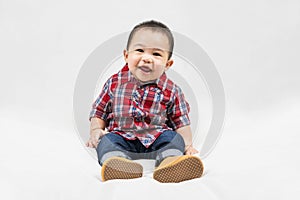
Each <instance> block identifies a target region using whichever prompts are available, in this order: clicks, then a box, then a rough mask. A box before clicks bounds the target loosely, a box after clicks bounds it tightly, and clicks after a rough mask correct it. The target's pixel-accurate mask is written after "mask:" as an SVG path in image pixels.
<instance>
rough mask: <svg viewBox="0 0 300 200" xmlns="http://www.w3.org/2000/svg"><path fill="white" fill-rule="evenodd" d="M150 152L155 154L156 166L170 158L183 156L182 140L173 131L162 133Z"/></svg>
mask: <svg viewBox="0 0 300 200" xmlns="http://www.w3.org/2000/svg"><path fill="white" fill-rule="evenodd" d="M151 148H152V149H151V150H152V151H155V152H156V158H155V159H156V166H158V165H159V164H160V163H161V162H162V161H163V160H164V159H165V158H167V157H170V156H182V155H183V154H184V148H185V144H184V140H183V138H182V136H181V135H180V134H178V133H176V132H175V131H165V132H163V133H162V134H161V135H160V136H159V137H158V138H157V139H156V140H155V142H154V143H153V145H152V147H151Z"/></svg>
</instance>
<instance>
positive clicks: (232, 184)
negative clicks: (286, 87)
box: [0, 105, 300, 200]
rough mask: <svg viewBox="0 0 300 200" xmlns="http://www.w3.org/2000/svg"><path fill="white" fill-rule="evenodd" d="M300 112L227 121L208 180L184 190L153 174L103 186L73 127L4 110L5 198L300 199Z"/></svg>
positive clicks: (0, 169) (0, 168)
mask: <svg viewBox="0 0 300 200" xmlns="http://www.w3.org/2000/svg"><path fill="white" fill-rule="evenodd" d="M299 109H300V107H299V106H298V107H295V106H294V105H290V106H289V108H286V109H284V110H277V111H275V110H273V111H272V112H269V113H255V114H254V113H253V114H252V115H250V114H249V115H240V116H234V115H232V116H231V115H229V116H228V117H227V122H226V126H225V128H224V132H223V136H222V138H221V140H220V141H219V143H218V145H217V147H216V148H215V149H214V151H213V153H212V154H211V155H209V156H208V158H206V159H205V160H204V164H205V173H204V176H203V177H202V178H200V179H197V180H191V181H186V182H182V183H179V184H161V183H158V182H156V181H155V180H153V179H152V177H151V174H150V173H147V174H146V175H145V176H144V177H143V178H140V179H135V180H115V181H108V182H102V181H101V179H100V167H99V166H98V163H97V161H96V160H95V159H94V158H92V156H90V154H89V153H88V152H87V151H86V149H85V147H84V146H83V145H82V144H81V142H80V139H79V137H78V136H77V134H76V132H75V131H74V129H73V127H72V125H71V124H70V126H66V127H54V126H51V124H50V123H49V124H48V123H47V120H42V121H41V120H40V119H38V118H36V119H35V118H34V117H35V116H36V115H41V113H40V112H39V111H34V110H28V109H27V110H26V109H23V110H22V109H21V110H18V111H19V112H21V113H23V114H25V115H26V116H25V117H22V116H15V115H14V114H13V113H12V112H11V110H9V109H3V112H1V116H0V122H1V140H0V150H1V151H0V152H1V153H0V155H1V156H0V158H1V160H0V161H1V162H0V177H1V179H0V188H1V193H0V198H1V199H102V198H104V197H105V199H132V198H135V197H138V196H141V197H143V199H155V198H159V199H164V198H166V199H169V198H172V199H182V198H191V197H193V198H195V199H196V198H197V199H198V198H201V199H207V200H210V199H222V200H224V199H228V200H229V199H230V200H232V199H237V200H238V199H255V200H257V199H276V200H277V199H278V200H279V199H282V200H283V199H299V197H300V192H299V186H300V173H299V167H300V159H299V156H298V154H299V153H300V151H299V146H298V144H299V138H300V136H299V125H298V124H297V122H296V120H295V119H299V117H300V116H299V113H300V112H299ZM20 119H22V120H20ZM44 119H45V118H44ZM291 119H294V120H292V121H291ZM148 164H149V163H148ZM148 167H149V165H148Z"/></svg>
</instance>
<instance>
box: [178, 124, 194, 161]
mask: <svg viewBox="0 0 300 200" xmlns="http://www.w3.org/2000/svg"><path fill="white" fill-rule="evenodd" d="M175 131H176V132H177V133H179V134H180V135H181V136H182V137H183V140H184V143H185V150H184V154H185V155H193V154H195V153H199V152H198V151H197V149H195V148H194V147H193V142H192V130H191V127H190V126H183V127H181V128H178V129H176V130H175Z"/></svg>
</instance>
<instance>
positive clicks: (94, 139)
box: [86, 129, 106, 148]
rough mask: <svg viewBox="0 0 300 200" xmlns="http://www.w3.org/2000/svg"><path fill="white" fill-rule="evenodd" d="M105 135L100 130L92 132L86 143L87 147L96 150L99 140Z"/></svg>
mask: <svg viewBox="0 0 300 200" xmlns="http://www.w3.org/2000/svg"><path fill="white" fill-rule="evenodd" d="M104 134H106V132H105V131H104V130H102V129H97V130H93V131H92V132H91V134H90V138H89V140H88V141H87V142H86V146H87V147H91V148H96V147H97V146H98V142H99V139H100V138H101V137H102V136H103V135H104Z"/></svg>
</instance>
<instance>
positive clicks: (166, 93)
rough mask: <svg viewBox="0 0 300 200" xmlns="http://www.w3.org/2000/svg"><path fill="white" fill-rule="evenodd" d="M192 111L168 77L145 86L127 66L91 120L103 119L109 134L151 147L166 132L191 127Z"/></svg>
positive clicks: (95, 106) (104, 93)
mask: <svg viewBox="0 0 300 200" xmlns="http://www.w3.org/2000/svg"><path fill="white" fill-rule="evenodd" d="M189 109H190V108H189V104H188V103H187V102H186V100H185V98H184V95H183V93H182V91H181V89H180V88H179V87H178V86H177V85H175V84H174V83H173V82H172V81H171V80H170V79H168V78H167V76H166V74H165V73H164V74H163V75H162V76H161V77H160V78H159V79H157V80H156V81H155V82H153V83H147V84H141V83H140V82H139V81H137V80H136V79H135V78H134V76H133V75H132V74H131V72H130V71H129V69H128V66H127V65H125V66H124V67H123V68H122V69H121V70H120V71H119V72H118V73H117V74H114V75H113V76H111V77H110V78H109V79H108V80H107V81H106V83H105V84H104V87H103V89H102V91H101V93H100V95H99V96H98V98H97V99H96V100H95V102H94V104H93V106H92V110H91V112H90V118H92V117H98V118H100V119H103V120H104V121H106V127H107V129H108V131H109V132H115V133H117V134H119V135H121V136H123V137H125V138H126V139H128V140H134V139H136V138H138V139H139V140H140V141H141V143H142V144H143V145H144V146H145V147H149V146H150V145H151V144H152V143H153V142H154V141H155V139H156V138H157V137H158V136H159V135H160V134H161V133H162V132H164V131H165V130H176V129H178V128H180V127H183V126H186V125H189V124H190V119H189V116H188V113H189Z"/></svg>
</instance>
